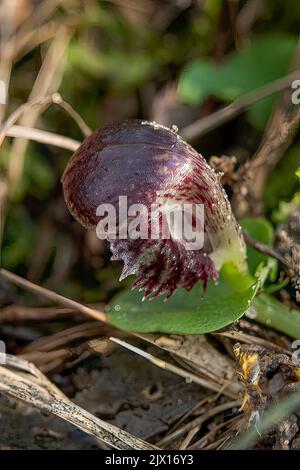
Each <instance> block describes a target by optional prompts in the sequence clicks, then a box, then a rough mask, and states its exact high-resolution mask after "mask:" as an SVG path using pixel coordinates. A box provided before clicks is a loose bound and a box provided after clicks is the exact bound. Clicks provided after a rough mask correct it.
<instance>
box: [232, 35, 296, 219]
mask: <svg viewBox="0 0 300 470" xmlns="http://www.w3.org/2000/svg"><path fill="white" fill-rule="evenodd" d="M299 67H300V40H299V42H298V47H297V50H296V54H295V57H294V60H293V63H292V66H291V69H292V70H296V71H293V72H291V73H290V75H288V76H290V77H292V76H293V75H294V78H298V79H299V77H300V72H299ZM288 76H287V77H288ZM291 82H292V78H291ZM290 84H291V83H290ZM299 123H300V108H299V106H296V105H295V104H294V103H293V102H292V97H291V89H287V90H285V91H284V92H283V93H282V96H281V98H280V100H279V101H278V103H277V106H276V108H275V110H274V112H273V114H272V116H271V118H270V120H269V122H268V125H267V127H266V130H265V132H264V135H263V138H262V141H261V144H260V146H259V149H258V150H257V152H256V153H255V155H254V156H253V157H252V159H251V160H250V161H247V162H246V163H245V165H243V166H242V167H241V168H240V169H239V170H238V172H237V176H239V178H237V183H236V185H234V186H233V191H234V194H233V197H232V205H233V209H234V212H235V213H236V215H237V216H238V217H243V216H245V215H246V214H248V213H251V214H254V215H260V214H262V213H263V203H262V194H263V190H264V187H265V182H266V179H267V176H268V174H269V172H270V171H271V170H272V169H273V168H274V167H275V166H276V165H277V164H278V162H279V161H280V160H281V158H282V157H283V155H284V154H285V152H286V150H287V149H288V147H289V146H290V144H291V143H292V140H293V137H294V134H295V132H296V129H297V127H298V125H299Z"/></svg>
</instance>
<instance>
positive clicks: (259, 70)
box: [178, 33, 297, 129]
mask: <svg viewBox="0 0 300 470" xmlns="http://www.w3.org/2000/svg"><path fill="white" fill-rule="evenodd" d="M296 45H297V36H291V35H284V34H274V33H271V34H268V35H264V36H260V37H257V38H255V39H254V40H253V41H252V42H251V43H250V44H249V45H247V46H246V47H244V48H242V49H240V50H237V51H234V52H232V53H231V54H229V55H228V56H227V57H226V59H225V61H224V62H223V63H222V64H219V65H218V64H215V63H213V62H212V61H211V60H208V59H205V58H202V59H197V60H196V61H194V62H192V63H191V64H189V65H188V66H187V68H186V69H185V71H184V72H183V74H182V75H181V77H180V80H179V88H178V93H179V96H180V97H181V98H182V99H183V100H184V101H186V102H187V103H191V104H192V103H203V102H204V100H206V99H207V98H208V97H211V96H213V97H216V98H219V99H220V100H222V101H228V102H230V101H233V100H235V99H236V98H238V97H240V96H242V95H244V94H245V93H248V92H250V91H252V90H255V89H256V88H259V87H261V86H263V85H266V84H267V83H269V82H271V81H273V80H275V79H277V78H280V77H283V76H284V75H285V74H286V73H287V72H288V69H289V66H290V64H291V60H292V57H293V54H294V52H295V49H296ZM275 100H276V97H274V96H272V97H269V98H266V99H264V100H262V101H260V102H258V103H255V105H252V106H250V107H249V109H248V111H247V113H248V117H249V120H250V122H251V123H252V124H253V125H254V126H256V127H258V128H259V129H264V127H265V125H266V123H267V120H268V118H269V116H270V114H271V111H272V107H273V105H274V101H275Z"/></svg>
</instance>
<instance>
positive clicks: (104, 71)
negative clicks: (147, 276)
mask: <svg viewBox="0 0 300 470" xmlns="http://www.w3.org/2000/svg"><path fill="white" fill-rule="evenodd" d="M42 3H45V2H32V1H31V0H28V1H27V2H24V5H28V13H27V17H26V12H23V13H24V14H25V20H24V21H27V25H28V24H30V21H31V20H32V21H33V20H34V21H35V23H32V25H31V26H30V28H31V29H30V32H31V33H32V31H34V32H35V31H36V30H37V28H38V27H39V26H42V25H44V24H50V25H51V26H55V27H57V28H59V27H60V25H61V24H64V25H69V27H70V29H71V30H72V31H73V36H72V38H71V40H70V43H69V45H68V47H67V51H66V54H65V59H64V62H63V64H62V79H61V84H60V86H59V89H58V91H59V92H60V93H61V94H62V96H63V97H64V98H65V99H66V101H68V102H69V103H70V104H72V106H73V107H74V108H75V109H76V111H77V112H78V113H79V114H80V115H81V116H82V117H83V119H84V120H85V121H86V122H87V123H88V125H89V126H90V127H91V128H92V129H94V128H96V127H99V126H100V125H102V124H103V123H105V122H107V121H114V120H120V119H124V118H135V117H137V118H147V119H155V118H157V119H160V114H158V113H157V109H159V111H162V110H163V111H164V112H168V113H169V115H170V116H171V117H170V120H171V123H173V122H174V124H178V125H179V126H180V125H181V123H180V122H177V120H178V119H179V120H180V119H181V116H182V114H183V111H184V113H185V122H186V123H191V122H193V120H194V119H195V116H197V117H198V116H205V115H207V114H208V113H209V112H211V111H213V110H214V109H216V108H217V107H218V106H219V105H220V104H222V103H224V102H229V101H231V100H233V99H235V98H236V97H238V96H241V95H242V94H244V93H246V92H248V91H250V90H253V89H255V88H256V87H258V86H261V85H263V84H265V83H268V82H269V81H271V80H274V79H275V78H277V77H280V76H282V75H283V74H284V73H285V72H286V71H287V70H288V66H289V63H290V61H291V57H292V54H293V51H294V48H295V45H296V42H297V34H298V33H299V20H300V3H299V1H298V0H290V1H289V2H285V1H283V0H266V1H264V2H262V6H261V7H260V9H259V11H258V12H254V20H253V24H250V25H249V28H248V30H247V28H246V30H245V31H239V29H238V28H239V26H238V25H239V16H240V14H241V12H242V10H243V8H245V5H246V2H245V1H244V0H241V1H238V2H225V1H222V0H203V1H197V0H182V1H165V0H162V1H159V0H153V1H152V0H151V1H148V0H147V1H146V0H140V1H137V2H132V1H127V2H123V1H122V0H120V1H118V2H114V1H102V0H81V1H79V0H68V2H61V3H60V6H59V7H58V8H57V9H56V10H54V11H53V12H51V13H50V14H49V16H48V17H47V18H44V20H43V21H42V23H41V24H39V23H38V20H37V19H36V17H35V16H34V14H36V11H37V10H38V8H39V4H41V5H42ZM58 3H59V2H58ZM133 3H134V4H133ZM229 3H232V5H233V4H234V5H233V7H232V8H233V9H231V10H230V9H229V6H228V5H229ZM30 6H32V9H30V8H29V7H30ZM21 13H22V12H19V14H20V15H21ZM23 13H22V14H23ZM54 36H55V35H54ZM35 37H36V38H38V37H39V35H38V34H37V35H36V36H35ZM52 40H53V37H50V38H48V39H47V38H46V39H45V41H44V42H42V43H41V44H40V45H38V47H35V46H34V44H33V46H32V47H31V48H30V47H28V49H25V52H24V53H23V54H19V55H18V56H17V58H16V60H15V62H14V65H13V69H12V74H11V81H10V90H9V103H8V110H7V112H8V114H9V113H10V112H12V111H13V110H15V109H16V108H17V107H18V106H19V105H20V104H22V103H24V102H25V101H27V99H28V96H29V95H30V93H31V90H32V88H33V85H34V81H35V79H36V77H37V76H38V73H39V69H40V67H41V65H42V63H43V60H44V58H45V54H46V52H47V50H48V48H49V47H50V45H51V42H52ZM58 82H59V80H58ZM174 84H175V85H177V84H178V93H174V94H173V95H172V94H170V93H169V91H168V90H169V88H171V87H172V86H174ZM161 93H162V95H161ZM168 93H169V94H168ZM165 95H166V96H167V98H163V99H162V98H161V96H165ZM274 100H276V97H270V98H268V99H265V100H263V101H261V102H259V103H257V104H256V105H255V106H252V107H251V108H250V109H249V110H248V112H247V116H246V118H245V117H244V116H241V118H240V119H239V127H238V132H237V127H236V123H230V124H229V125H228V127H226V130H225V131H223V130H222V129H217V130H216V133H215V134H214V136H213V137H212V138H210V139H209V143H207V141H206V140H205V139H204V140H202V141H200V142H199V145H198V147H197V148H198V149H199V150H201V153H203V154H204V155H207V156H209V155H210V153H214V154H216V155H220V154H226V153H228V154H229V155H230V154H231V152H232V149H234V152H235V155H236V157H237V160H238V162H240V161H242V160H243V159H244V158H245V153H244V152H246V155H248V156H249V155H250V154H251V153H254V152H255V150H256V148H257V144H258V142H259V139H260V137H261V131H262V130H263V128H264V126H265V124H266V119H267V117H268V116H269V114H270V111H271V108H272V106H273V104H274ZM181 101H184V102H187V103H188V104H189V106H187V107H184V106H183V105H182V103H181ZM155 110H156V111H155ZM175 111H176V112H175ZM177 111H178V112H177ZM195 113H196V114H195ZM162 123H163V124H164V122H162ZM166 124H167V125H169V123H168V122H167V123H166ZM36 127H38V128H43V129H47V130H49V131H53V132H57V133H59V134H62V135H65V136H68V137H72V138H75V139H77V140H82V139H83V136H82V134H81V132H80V129H79V128H78V126H77V125H76V124H75V123H74V121H73V120H72V119H71V118H70V117H69V116H68V115H66V114H65V113H64V112H63V111H61V110H60V109H59V108H58V107H57V106H51V107H50V108H49V109H47V110H46V112H44V113H43V114H42V115H41V116H40V117H39V119H38V122H37V123H36ZM224 133H225V134H226V138H224ZM241 142H242V146H243V147H244V148H241ZM11 144H12V140H11V139H7V140H6V142H5V145H4V146H3V147H2V148H1V158H0V169H1V174H2V176H4V175H5V172H6V170H7V166H8V163H9V162H8V160H9V158H8V157H9V156H10V151H11V149H12V145H11ZM208 149H209V150H208ZM299 155H300V151H299V144H297V142H296V145H295V146H294V147H292V148H291V149H290V150H289V151H288V152H287V153H286V156H285V158H284V159H283V160H282V162H281V163H280V164H279V165H278V167H277V168H275V169H274V171H273V172H272V173H271V174H270V177H269V179H268V182H267V184H266V188H265V194H264V200H265V207H266V210H267V214H270V213H271V212H272V211H273V213H274V211H276V210H277V209H278V207H282V206H281V204H282V201H286V202H288V201H290V200H291V198H292V197H293V195H294V194H295V191H296V190H297V178H296V177H295V171H296V169H297V168H298V167H299V166H300V160H299ZM69 157H70V152H68V151H67V150H61V149H59V148H56V147H53V146H50V145H42V144H38V143H33V142H31V143H30V144H29V145H28V146H27V147H26V151H25V160H24V168H23V171H22V175H21V178H20V180H19V181H18V184H17V186H16V188H15V189H14V191H11V192H10V194H9V199H8V202H7V207H6V222H5V227H4V238H3V245H2V265H3V266H5V267H6V268H8V269H11V270H14V271H15V272H17V273H20V274H22V275H25V276H27V275H28V273H30V274H31V278H32V280H34V281H35V282H40V281H43V282H48V281H49V283H50V287H53V288H56V289H57V290H59V291H61V292H64V293H65V294H67V295H70V296H74V297H76V298H79V299H82V300H84V301H87V302H96V301H106V300H108V299H109V298H110V297H111V296H112V294H114V293H115V292H117V291H118V290H119V289H120V285H119V283H118V275H119V272H120V267H119V266H118V264H117V263H112V264H111V263H110V262H109V253H108V250H107V247H103V246H102V245H101V246H98V245H95V243H94V242H93V241H90V240H88V235H87V234H86V232H85V231H84V230H83V229H82V228H81V227H79V226H78V224H77V223H76V222H75V221H74V220H73V219H72V218H71V216H70V215H69V214H68V212H67V210H66V208H65V205H64V202H63V197H62V191H61V185H60V178H61V174H62V172H63V169H64V167H65V165H66V162H67V160H68V158H69ZM49 207H53V210H52V209H51V210H49V213H48V212H47V217H46V219H47V223H49V225H50V226H51V227H52V228H53V233H52V232H51V233H52V234H51V233H50V232H49V233H50V234H49V237H50V241H48V243H49V246H48V245H47V246H45V247H39V246H38V249H37V245H38V242H39V241H40V240H41V234H40V230H41V225H42V226H43V224H44V219H43V217H44V215H45V212H46V211H48V209H49ZM274 220H275V219H274ZM65 236H67V239H66V240H67V241H65V243H67V244H68V246H69V248H70V253H71V255H70V259H71V261H70V260H68V259H65V258H63V255H64V254H65V252H66V251H67V250H66V249H64V248H61V247H60V245H59V243H61V239H63V238H64V237H65ZM37 256H38V257H37ZM39 259H40V266H41V268H40V270H39V269H36V264H37V263H39ZM59 263H61V265H60V264H59ZM53 270H54V271H55V275H53V272H52V271H53ZM122 285H123V284H122Z"/></svg>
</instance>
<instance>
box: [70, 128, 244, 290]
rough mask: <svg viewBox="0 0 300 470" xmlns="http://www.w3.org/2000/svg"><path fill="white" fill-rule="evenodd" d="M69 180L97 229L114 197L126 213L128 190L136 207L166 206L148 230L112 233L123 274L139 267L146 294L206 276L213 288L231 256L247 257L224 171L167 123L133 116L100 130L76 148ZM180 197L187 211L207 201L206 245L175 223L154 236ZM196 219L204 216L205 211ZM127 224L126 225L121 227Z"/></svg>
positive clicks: (84, 215) (73, 197) (73, 202)
mask: <svg viewBox="0 0 300 470" xmlns="http://www.w3.org/2000/svg"><path fill="white" fill-rule="evenodd" d="M62 183H63V190H64V196H65V200H66V204H67V206H68V208H69V210H70V212H71V214H72V215H73V216H74V217H75V219H76V220H77V221H78V222H79V223H80V224H82V225H83V226H84V227H86V228H88V229H96V226H97V224H98V223H99V217H98V216H97V208H98V207H99V206H100V205H101V204H111V205H112V207H113V208H114V209H115V211H116V219H117V220H118V221H119V215H120V210H121V209H120V205H119V198H120V196H122V197H124V196H126V201H127V206H128V207H132V206H133V205H143V206H144V207H146V208H147V209H148V211H149V214H153V207H156V208H158V209H157V210H158V211H160V212H159V213H160V216H159V217H156V218H155V219H152V218H151V217H152V216H151V217H150V215H149V217H148V218H147V219H146V222H145V223H146V225H147V227H143V228H144V229H145V230H146V231H147V234H148V238H144V239H135V238H132V237H130V236H129V237H127V238H124V237H123V238H122V239H121V238H120V236H117V237H116V239H112V238H111V237H109V236H107V240H108V242H109V243H110V249H111V251H112V254H113V256H112V259H113V260H118V259H119V260H122V261H123V263H124V267H123V271H122V275H121V279H123V278H124V277H126V276H128V275H130V274H133V275H135V276H136V280H135V282H134V287H139V288H140V289H142V290H144V297H149V298H154V297H156V296H157V295H160V294H165V296H166V298H168V297H169V296H170V295H172V293H173V292H175V291H176V289H177V288H179V287H183V288H184V289H186V290H190V289H191V288H192V287H193V286H194V285H195V284H196V283H197V282H198V281H200V282H201V283H202V284H203V286H204V288H205V287H206V285H207V283H208V281H209V279H213V280H214V281H217V278H218V272H219V270H220V268H221V267H222V265H223V264H224V263H226V262H233V263H235V264H236V265H238V266H240V267H243V265H244V262H245V246H244V241H243V237H242V235H241V230H240V227H239V225H238V224H237V222H236V220H235V218H234V215H233V214H232V211H231V207H230V203H229V201H228V198H227V195H226V193H225V191H224V189H223V187H222V185H221V184H220V180H219V177H218V175H217V174H216V173H215V171H214V170H213V169H212V168H211V167H210V166H209V165H208V163H207V162H206V160H205V159H204V158H203V157H202V156H201V155H200V154H199V153H198V152H197V151H196V150H194V149H193V148H192V147H191V146H190V145H188V144H187V143H186V142H184V141H183V140H182V139H181V138H180V136H179V135H178V134H177V133H175V132H174V131H172V130H170V129H168V128H166V127H164V126H161V125H159V124H157V123H152V122H148V121H139V120H129V121H124V122H121V123H118V124H112V125H106V126H104V127H102V128H100V129H98V130H96V131H95V132H94V133H93V134H92V135H91V136H89V137H88V138H87V139H86V140H85V141H84V142H83V144H82V145H81V146H80V147H79V149H78V150H77V151H76V152H75V153H74V155H73V156H72V158H71V160H70V161H69V163H68V165H67V167H66V169H65V172H64V174H63V177H62ZM174 204H177V206H178V207H179V208H180V207H182V208H183V214H184V210H185V209H184V208H185V207H188V206H189V205H190V206H191V205H192V206H193V207H194V206H195V207H196V206H197V205H199V206H203V208H204V227H202V228H201V230H203V229H204V244H203V246H201V248H199V249H187V244H186V243H183V242H182V240H180V239H178V237H177V235H176V234H177V229H171V231H170V235H171V236H170V237H169V238H168V239H166V238H162V237H160V238H158V239H155V237H154V238H153V237H151V235H152V234H153V233H155V229H157V231H158V232H160V229H161V226H162V224H163V221H164V220H165V219H164V216H161V209H162V208H164V210H165V208H166V207H168V206H169V205H174ZM151 210H152V212H151ZM154 212H155V211H154ZM126 214H127V212H126ZM183 217H187V214H184V215H183ZM122 220H123V219H122ZM191 220H194V222H193V223H196V221H197V218H194V219H191ZM128 222H129V223H130V222H131V219H130V217H129V219H128ZM122 223H123V222H122ZM126 223H127V222H126ZM145 223H144V224H145ZM120 229H121V226H120V225H118V227H117V234H118V235H120V233H121V230H120ZM152 230H153V232H152ZM172 230H173V231H172ZM199 238H200V237H199Z"/></svg>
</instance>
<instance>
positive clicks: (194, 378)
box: [0, 269, 237, 398]
mask: <svg viewBox="0 0 300 470" xmlns="http://www.w3.org/2000/svg"><path fill="white" fill-rule="evenodd" d="M0 273H1V275H2V277H4V279H7V280H8V281H10V282H13V283H14V284H16V285H18V286H20V287H23V288H25V289H29V290H31V291H32V292H35V293H37V294H40V295H43V296H45V297H47V298H48V299H50V300H51V301H53V302H58V303H60V304H62V305H64V306H66V307H71V308H74V309H75V310H77V311H79V312H81V313H84V314H85V315H88V316H90V317H92V318H94V319H96V320H99V321H102V322H105V323H108V320H107V317H106V315H105V313H104V312H100V311H98V310H93V309H91V308H89V307H87V306H85V305H83V304H81V303H79V302H76V301H74V300H71V299H68V298H67V297H64V296H62V295H59V294H56V293H55V292H53V291H50V290H49V289H45V288H44V287H40V286H38V285H36V284H34V283H32V282H30V281H28V280H26V279H23V278H22V277H20V276H17V275H16V274H13V273H11V272H10V271H7V270H6V269H1V271H0ZM128 333H129V334H130V335H133V336H138V335H136V334H135V333H132V332H128ZM113 339H114V340H115V342H117V343H118V342H119V341H120V340H118V339H117V338H113ZM145 340H146V341H147V339H146V338H145ZM123 343H124V344H122V346H124V347H127V349H131V351H133V352H135V353H136V354H139V355H142V356H143V357H145V358H146V359H148V360H150V362H152V363H153V364H154V365H156V366H158V367H160V368H162V369H166V370H169V371H170V372H173V373H174V374H177V375H179V376H181V377H184V378H185V379H186V380H187V381H191V382H195V383H198V384H199V385H202V386H203V387H205V388H208V389H210V390H213V391H215V392H218V393H219V392H220V386H219V384H216V383H214V382H213V381H208V380H205V379H203V378H201V377H200V376H198V375H196V374H193V373H191V372H189V371H187V370H185V369H182V368H180V367H177V366H174V365H173V364H170V363H167V362H165V361H162V360H161V359H158V358H156V357H155V356H152V355H148V354H147V353H145V352H144V351H142V350H141V349H139V348H135V347H134V346H132V345H130V344H129V343H125V342H123ZM118 344H121V343H120V342H119V343H118ZM221 390H222V394H223V395H226V396H228V397H230V398H236V397H237V392H236V391H235V387H232V388H231V384H230V383H228V385H227V386H226V387H221Z"/></svg>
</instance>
